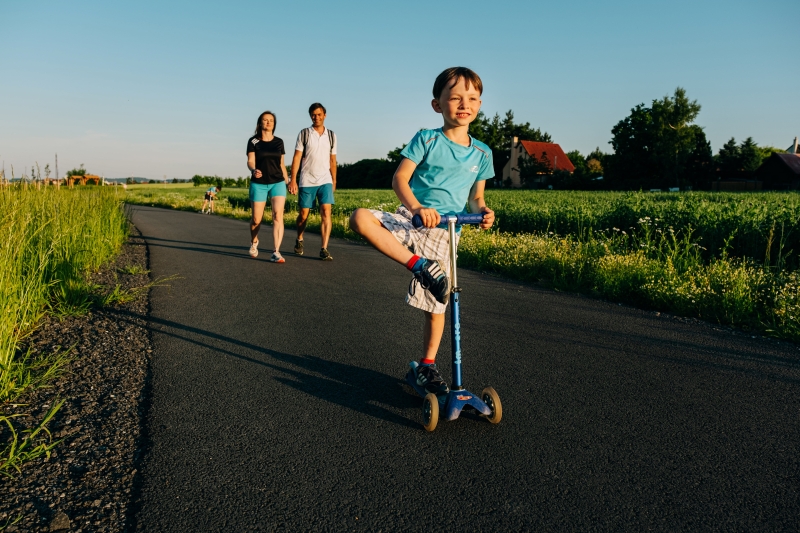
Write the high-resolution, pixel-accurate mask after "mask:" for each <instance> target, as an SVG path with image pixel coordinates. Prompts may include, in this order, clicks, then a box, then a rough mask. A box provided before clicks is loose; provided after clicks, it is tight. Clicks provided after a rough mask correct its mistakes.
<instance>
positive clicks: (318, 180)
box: [289, 102, 337, 261]
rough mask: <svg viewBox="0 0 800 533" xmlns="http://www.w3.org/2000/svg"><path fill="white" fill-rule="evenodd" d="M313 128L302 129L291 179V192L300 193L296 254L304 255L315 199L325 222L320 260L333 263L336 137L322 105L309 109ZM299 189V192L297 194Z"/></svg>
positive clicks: (295, 151) (298, 138)
mask: <svg viewBox="0 0 800 533" xmlns="http://www.w3.org/2000/svg"><path fill="white" fill-rule="evenodd" d="M308 114H309V115H310V116H311V127H310V128H306V129H304V130H301V131H300V133H299V135H298V136H297V143H296V144H295V148H294V157H293V158H292V179H291V181H290V182H289V192H290V193H292V194H297V203H298V204H299V205H298V207H299V209H298V211H299V212H298V214H297V241H296V242H295V245H294V253H296V254H297V255H303V233H304V232H305V230H306V224H307V223H308V213H309V211H310V210H311V208H312V207H314V201H315V200H316V202H317V205H318V206H319V214H320V218H321V219H322V227H321V228H320V233H321V234H322V249H321V250H320V251H319V257H320V259H322V260H323V261H332V260H333V257H331V254H330V253H329V252H328V240H329V239H330V236H331V223H332V222H331V206H332V205H333V203H334V201H333V192H334V191H335V190H336V144H337V143H336V135H335V134H334V133H333V132H332V131H331V130H329V129H327V128H326V127H325V115H326V112H325V107H324V106H323V105H322V104H320V103H319V102H317V103H314V104H311V107H309V108H308ZM298 189H299V192H298Z"/></svg>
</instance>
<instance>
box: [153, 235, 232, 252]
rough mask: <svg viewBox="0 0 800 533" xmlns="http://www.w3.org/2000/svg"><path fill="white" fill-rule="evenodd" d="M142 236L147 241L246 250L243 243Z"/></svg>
mask: <svg viewBox="0 0 800 533" xmlns="http://www.w3.org/2000/svg"><path fill="white" fill-rule="evenodd" d="M142 238H143V239H147V242H150V241H160V242H173V243H176V244H190V245H196V246H208V247H211V248H230V249H231V250H245V252H246V251H247V246H245V245H244V244H242V245H239V246H231V245H229V244H212V243H208V242H192V241H178V240H175V239H162V238H161V237H151V236H149V235H142ZM180 248H183V247H180Z"/></svg>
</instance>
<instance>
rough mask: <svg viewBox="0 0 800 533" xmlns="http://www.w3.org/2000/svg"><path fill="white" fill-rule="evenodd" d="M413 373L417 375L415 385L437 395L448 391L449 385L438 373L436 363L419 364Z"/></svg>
mask: <svg viewBox="0 0 800 533" xmlns="http://www.w3.org/2000/svg"><path fill="white" fill-rule="evenodd" d="M415 373H416V375H417V385H419V386H420V387H422V388H424V389H425V390H426V391H428V392H432V393H434V394H436V395H437V396H439V395H442V394H447V393H448V392H450V387H448V386H447V383H445V382H444V380H443V379H442V376H440V375H439V371H438V370H437V369H436V365H419V366H417V369H416V371H415Z"/></svg>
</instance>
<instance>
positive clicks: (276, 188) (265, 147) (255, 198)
mask: <svg viewBox="0 0 800 533" xmlns="http://www.w3.org/2000/svg"><path fill="white" fill-rule="evenodd" d="M276 123H277V119H276V118H275V113H273V112H272V111H264V112H263V113H261V116H259V117H258V121H257V122H256V131H255V134H254V135H253V136H252V137H250V139H248V141H247V168H248V169H249V170H250V206H251V209H252V212H253V217H252V218H251V219H250V257H257V256H258V230H259V229H260V228H261V220H262V218H263V217H264V208H265V207H266V205H267V200H269V201H270V202H271V205H272V241H273V246H274V249H273V250H272V257H271V258H270V261H272V262H273V263H285V262H286V260H285V259H284V258H283V256H282V255H281V242H283V208H284V206H285V204H286V182H288V181H289V176H288V175H287V173H286V167H285V166H284V164H283V155H284V154H285V153H286V152H285V151H284V149H283V140H281V138H280V137H275V125H276Z"/></svg>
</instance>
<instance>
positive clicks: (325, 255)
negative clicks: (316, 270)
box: [319, 248, 333, 261]
mask: <svg viewBox="0 0 800 533" xmlns="http://www.w3.org/2000/svg"><path fill="white" fill-rule="evenodd" d="M319 258H320V259H322V260H323V261H333V257H331V253H330V252H329V251H328V249H327V248H322V249H320V251H319Z"/></svg>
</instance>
